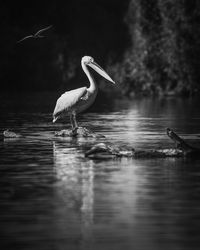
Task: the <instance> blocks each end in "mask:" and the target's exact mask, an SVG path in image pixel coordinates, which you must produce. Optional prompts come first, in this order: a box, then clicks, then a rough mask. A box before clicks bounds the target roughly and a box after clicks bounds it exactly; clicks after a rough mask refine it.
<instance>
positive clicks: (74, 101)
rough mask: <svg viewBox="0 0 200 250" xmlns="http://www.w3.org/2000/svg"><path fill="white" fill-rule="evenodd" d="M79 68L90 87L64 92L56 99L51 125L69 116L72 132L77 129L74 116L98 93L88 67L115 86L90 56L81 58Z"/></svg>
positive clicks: (85, 107)
mask: <svg viewBox="0 0 200 250" xmlns="http://www.w3.org/2000/svg"><path fill="white" fill-rule="evenodd" d="M81 66H82V69H83V71H84V72H85V74H86V76H87V77H88V80H89V82H90V86H89V87H82V88H78V89H74V90H70V91H67V92H65V93H64V94H63V95H61V96H60V98H58V100H57V102H56V107H55V109H54V112H53V123H54V122H56V121H57V120H58V119H59V118H61V117H65V116H66V115H69V116H70V122H71V126H72V132H73V131H76V129H77V128H78V123H77V121H76V115H77V114H78V113H80V112H82V111H84V110H86V109H87V108H88V107H90V106H91V105H92V103H93V102H94V100H95V98H96V95H97V92H98V88H97V85H96V82H95V80H94V78H93V76H92V75H91V73H90V71H89V68H88V66H89V67H91V68H92V69H94V70H95V71H96V72H97V73H99V74H100V75H101V76H103V77H104V78H105V79H107V80H108V81H110V82H111V83H113V84H115V82H114V81H113V80H112V79H111V78H110V76H109V75H108V74H107V73H106V72H105V70H103V69H102V68H101V67H100V66H99V65H98V64H97V63H96V62H95V61H94V59H93V58H92V57H91V56H84V57H82V59H81Z"/></svg>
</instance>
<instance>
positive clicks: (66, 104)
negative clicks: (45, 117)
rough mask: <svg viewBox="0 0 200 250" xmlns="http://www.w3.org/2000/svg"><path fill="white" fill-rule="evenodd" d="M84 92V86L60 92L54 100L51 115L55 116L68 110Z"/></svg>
mask: <svg viewBox="0 0 200 250" xmlns="http://www.w3.org/2000/svg"><path fill="white" fill-rule="evenodd" d="M85 94H87V88H86V87H82V88H78V89H74V90H70V91H67V92H65V93H64V94H62V95H61V97H60V98H59V99H58V100H57V102H56V107H55V109H54V112H53V117H54V118H57V117H58V116H59V115H61V114H62V113H65V112H67V111H70V109H72V108H73V107H74V106H75V105H76V104H77V103H78V101H80V99H81V97H83V96H84V95H85Z"/></svg>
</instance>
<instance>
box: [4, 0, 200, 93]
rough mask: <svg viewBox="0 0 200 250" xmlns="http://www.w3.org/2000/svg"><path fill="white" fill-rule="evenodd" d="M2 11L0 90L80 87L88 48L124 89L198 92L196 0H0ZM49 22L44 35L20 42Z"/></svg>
mask: <svg viewBox="0 0 200 250" xmlns="http://www.w3.org/2000/svg"><path fill="white" fill-rule="evenodd" d="M0 16H1V22H0V28H1V40H0V69H1V74H0V83H1V89H2V90H7V91H22V90H23V91H32V90H34V91H39V90H40V91H41V90H44V91H51V90H54V91H55V90H60V91H63V90H68V89H71V88H75V87H79V86H84V85H85V84H86V82H87V79H86V77H85V76H84V73H83V72H82V69H81V66H80V60H81V57H82V56H84V55H90V56H93V57H94V58H95V60H96V61H97V62H98V63H99V64H100V65H101V66H102V67H103V68H105V69H106V70H107V72H108V73H109V74H110V75H111V76H112V78H113V79H114V80H115V81H116V82H117V83H118V88H116V89H115V91H116V92H119V93H122V94H123V95H124V96H128V97H132V96H134V95H135V94H142V95H154V94H156V95H163V94H164V95H184V96H191V95H195V94H198V93H199V89H200V84H199V80H200V73H199V58H200V44H199V43H200V42H199V38H200V25H199V23H200V2H199V1H197V0H190V1H189V0H184V1H183V0H177V1H173V0H166V1H163V0H123V1H122V0H95V1H94V0H74V1H67V0H65V1H25V2H24V1H4V2H2V1H1V4H0ZM48 25H53V26H52V28H51V29H49V30H48V31H46V32H45V35H46V37H45V38H42V39H37V40H36V39H29V40H25V41H23V42H21V43H17V41H18V40H20V39H21V38H23V37H24V36H26V35H29V34H33V33H35V32H36V31H38V30H39V29H42V28H44V27H46V26H48ZM96 77H98V76H96ZM98 81H99V85H100V87H101V89H102V90H104V91H108V92H109V90H110V85H109V84H108V83H105V81H104V80H102V78H100V77H98ZM111 90H112V91H113V88H111Z"/></svg>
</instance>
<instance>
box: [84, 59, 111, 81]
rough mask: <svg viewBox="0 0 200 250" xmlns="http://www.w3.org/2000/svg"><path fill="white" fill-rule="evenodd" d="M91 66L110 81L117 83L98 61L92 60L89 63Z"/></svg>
mask: <svg viewBox="0 0 200 250" xmlns="http://www.w3.org/2000/svg"><path fill="white" fill-rule="evenodd" d="M88 66H90V67H91V68H93V69H94V70H95V71H96V72H97V73H99V74H100V75H101V76H103V77H104V78H106V79H107V80H108V81H110V82H112V83H114V84H115V82H114V81H113V80H112V79H111V77H110V76H109V75H108V74H107V73H106V72H105V70H104V69H102V68H101V67H100V66H99V65H98V64H97V63H96V62H91V63H89V64H88Z"/></svg>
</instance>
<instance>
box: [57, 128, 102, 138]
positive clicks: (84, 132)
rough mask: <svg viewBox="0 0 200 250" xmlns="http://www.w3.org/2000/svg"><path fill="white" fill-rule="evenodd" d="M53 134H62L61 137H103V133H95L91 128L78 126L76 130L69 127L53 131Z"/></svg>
mask: <svg viewBox="0 0 200 250" xmlns="http://www.w3.org/2000/svg"><path fill="white" fill-rule="evenodd" d="M55 136H62V137H91V138H105V136H104V135H101V134H96V133H94V132H92V131H91V130H89V129H87V128H84V127H78V128H77V129H76V130H74V131H72V130H70V129H64V130H61V131H58V132H55Z"/></svg>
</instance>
